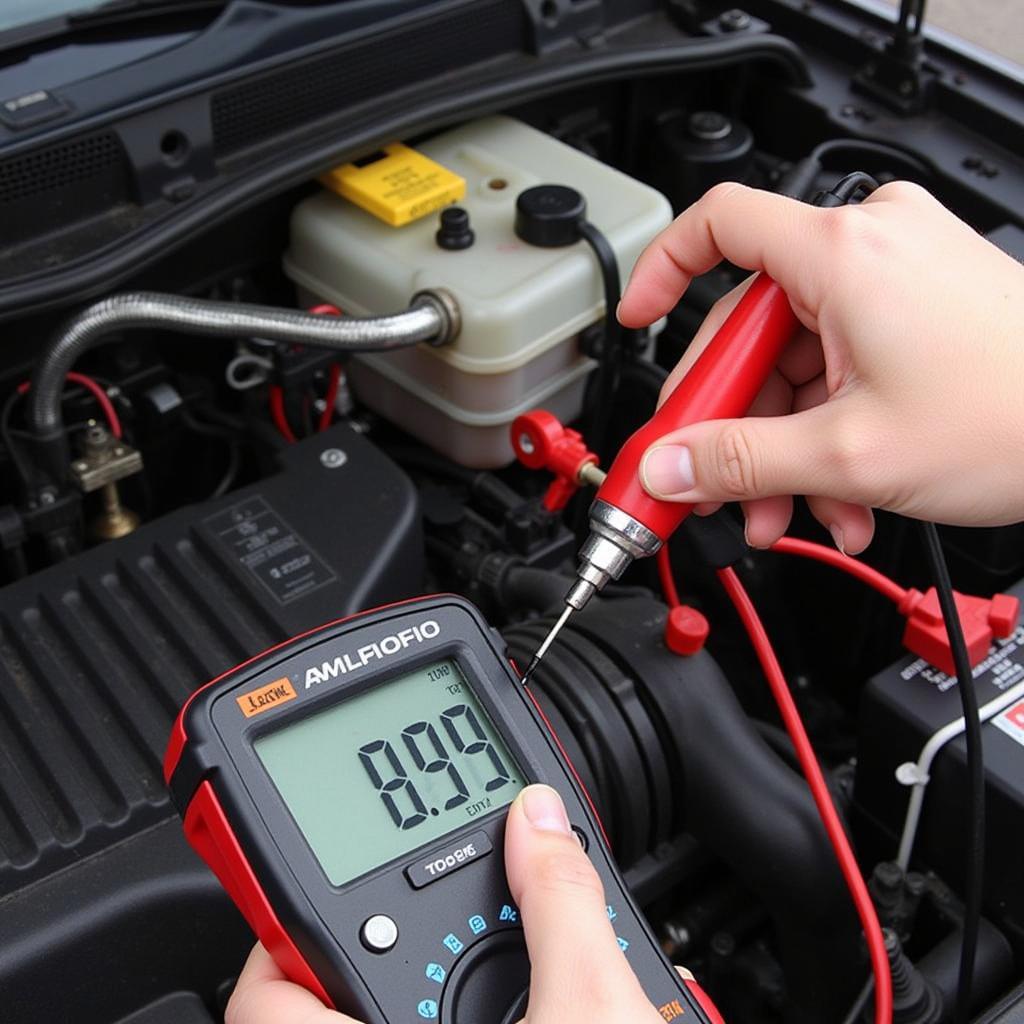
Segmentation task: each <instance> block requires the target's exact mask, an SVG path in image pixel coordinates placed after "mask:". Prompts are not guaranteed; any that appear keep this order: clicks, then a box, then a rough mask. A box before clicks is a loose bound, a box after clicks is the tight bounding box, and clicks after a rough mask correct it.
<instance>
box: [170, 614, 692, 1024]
mask: <svg viewBox="0 0 1024 1024" xmlns="http://www.w3.org/2000/svg"><path fill="white" fill-rule="evenodd" d="M164 772H165V776H166V778H167V781H168V784H169V786H170V789H171V794H172V796H173V798H174V801H175V803H176V804H177V806H178V809H179V810H180V812H181V814H182V816H183V818H184V822H185V833H186V835H187V837H188V840H189V842H190V843H191V844H192V846H193V847H194V848H195V849H196V850H197V851H198V852H199V854H200V855H201V856H202V857H203V859H204V860H205V861H206V862H207V864H209V866H210V867H211V868H212V869H213V871H214V872H215V874H216V875H217V877H218V878H219V879H220V881H221V883H222V884H223V885H224V887H225V888H226V889H227V891H228V893H229V894H230V896H231V897H232V899H233V900H234V901H235V903H236V904H237V906H238V907H239V909H240V910H241V911H242V913H243V915H244V916H245V918H246V920H247V921H248V922H249V924H250V926H251V927H252V928H253V930H254V931H255V932H256V934H257V936H258V937H259V938H260V940H261V941H262V942H263V944H264V946H266V947H267V949H268V950H269V951H270V953H271V954H272V956H273V957H274V959H275V960H276V962H277V963H278V965H279V966H280V967H281V968H282V970H283V971H284V972H285V973H286V974H287V975H288V976H289V977H290V978H292V979H293V980H294V981H296V982H298V983H299V984H301V985H303V986H305V987H306V988H308V989H310V990H311V991H312V992H314V993H315V994H316V995H318V996H319V997H320V998H321V999H322V1000H323V1001H324V1002H325V1003H327V1004H328V1005H332V1006H334V1007H336V1008H337V1009H339V1010H342V1011H344V1012H346V1013H350V1014H352V1015H353V1016H355V1017H357V1018H359V1019H360V1020H363V1021H366V1022H368V1024H417V1022H420V1024H421V1022H422V1021H424V1020H439V1021H443V1022H446V1024H514V1022H516V1021H518V1020H520V1019H521V1018H522V1016H523V1015H524V1013H525V1009H526V994H527V988H528V985H529V961H528V958H527V954H526V948H525V944H524V941H523V937H522V929H521V923H520V921H519V913H518V910H517V908H516V907H515V905H514V904H513V902H512V898H511V896H510V894H509V890H508V886H507V882H506V880H505V867H504V856H503V839H504V828H505V815H506V809H507V807H508V805H509V804H510V803H511V802H512V801H513V800H514V799H515V796H516V794H517V793H519V791H520V790H521V789H522V788H523V787H524V786H525V785H527V784H528V783H531V782H545V783H547V784H548V785H550V786H553V787H554V788H555V789H557V790H558V791H559V793H560V794H561V796H562V798H563V799H564V801H565V805H566V809H567V811H568V814H569V820H570V821H571V822H572V823H573V826H574V829H575V830H576V832H577V835H578V836H579V837H580V840H581V842H582V843H583V844H584V847H585V848H588V850H589V855H590V857H591V860H592V861H593V863H594V864H595V866H596V868H597V870H598V872H599V874H600V876H601V880H602V882H603V883H604V887H605V892H606V897H607V903H608V906H607V913H608V917H609V918H610V920H611V922H612V925H613V928H614V931H615V934H616V936H617V937H618V942H619V946H620V947H621V949H622V950H623V952H624V955H625V956H626V957H627V958H628V960H629V962H630V964H631V965H632V967H633V969H634V971H635V972H636V974H637V975H638V977H639V978H640V981H641V983H642V984H643V986H644V989H645V991H646V992H647V994H648V995H649V997H650V999H651V1001H652V1003H653V1004H654V1005H655V1006H656V1007H658V1008H659V1010H660V1011H661V1013H662V1016H663V1017H664V1018H665V1019H666V1020H675V1019H677V1018H679V1019H681V1020H683V1021H687V1020H696V1021H707V1020H708V1018H707V1017H706V1016H705V1014H704V1013H703V1011H702V1010H701V1009H700V1006H699V1002H698V998H697V997H696V996H695V995H694V994H691V992H690V991H688V989H687V987H686V986H685V985H684V983H683V982H682V981H681V979H680V978H679V976H678V974H677V973H676V971H675V970H674V969H673V968H672V966H671V965H670V964H669V963H668V961H667V960H666V959H665V956H664V954H663V953H662V952H661V950H660V949H659V947H658V944H657V942H656V941H655V939H654V937H653V936H652V935H651V933H650V931H649V930H648V928H647V926H646V924H645V923H644V921H643V919H642V918H641V916H640V914H639V912H638V910H637V908H636V906H635V905H634V903H633V901H632V899H631V897H630V895H629V893H628V892H627V890H626V888H625V885H624V884H623V881H622V878H621V876H620V875H619V873H618V871H617V870H616V868H615V866H614V864H613V862H612V860H611V857H610V854H609V852H608V849H607V847H606V844H605V842H604V840H603V837H602V833H601V826H600V824H599V822H598V820H597V818H596V816H595V815H594V813H593V811H592V809H591V807H590V805H589V799H588V798H587V796H586V794H585V793H584V791H583V790H582V789H581V787H580V785H579V783H578V781H577V780H576V778H575V773H574V772H573V771H572V768H571V766H570V765H569V764H568V763H567V761H566V759H565V757H564V755H563V754H562V752H561V750H560V747H559V745H558V741H557V739H556V738H555V737H554V736H553V735H552V733H551V732H550V730H549V729H548V727H547V725H546V722H545V720H544V718H543V715H542V714H541V712H540V710H539V708H538V707H537V706H536V704H535V703H534V702H533V699H532V697H531V695H530V693H529V691H528V690H527V689H526V688H525V687H523V686H522V685H521V683H520V680H519V679H518V677H517V675H516V674H515V673H514V672H513V671H512V668H511V666H510V664H509V662H508V661H507V660H506V656H505V654H504V643H503V642H502V640H501V638H500V636H499V635H498V634H497V633H496V632H495V631H493V630H491V629H490V628H489V627H488V625H487V624H486V622H485V621H484V620H483V618H482V617H481V616H480V613H479V612H477V611H476V609H475V608H473V606H472V605H470V604H468V603H467V602H465V601H463V600H462V599H460V598H457V597H450V596H443V597H432V598H425V599H419V600H415V601H410V602H406V603H404V604H400V605H394V606H391V607H388V608H384V609H380V610H377V611H373V612H368V613H365V614H362V615H358V616H356V617H354V618H350V619H346V620H343V621H341V622H337V623H333V624H330V625H327V626H324V627H322V628H320V629H318V630H315V631H313V632H311V633H307V634H305V635H303V636H300V637H297V638H295V639H294V640H290V641H288V642H287V643H284V644H282V645H280V646H278V647H275V648H273V649H272V650H270V651H267V652H266V653H264V654H262V655H260V656H258V657H257V658H255V659H253V660H251V661H249V662H246V663H245V664H244V665H242V666H240V667H239V668H236V669H234V670H232V671H231V672H228V673H227V674H225V675H223V676H221V677H219V678H218V679H215V680H214V681H213V682H211V683H209V684H208V685H207V686H205V687H204V688H202V689H200V690H198V691H197V692H196V693H195V694H194V695H193V697H192V698H191V699H190V700H189V702H188V704H186V706H185V707H184V709H183V710H182V712H181V714H180V715H179V717H178V720H177V722H176V723H175V727H174V732H173V734H172V737H171V742H170V745H169V747H168V750H167V757H166V760H165V765H164ZM580 1010H581V1014H583V1015H584V1016H585V1015H586V1007H584V1006H581V1007H580Z"/></svg>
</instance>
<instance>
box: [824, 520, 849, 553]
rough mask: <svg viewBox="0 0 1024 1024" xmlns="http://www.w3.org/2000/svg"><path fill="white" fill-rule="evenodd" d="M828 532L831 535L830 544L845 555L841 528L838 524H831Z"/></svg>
mask: <svg viewBox="0 0 1024 1024" xmlns="http://www.w3.org/2000/svg"><path fill="white" fill-rule="evenodd" d="M828 532H829V533H831V534H832V543H833V544H835V546H836V547H837V548H839V550H840V551H841V552H842V553H843V554H844V555H845V554H846V547H845V545H844V543H843V528H842V527H841V526H840V525H839V524H838V523H833V524H832V525H831V526H830V527H829V528H828Z"/></svg>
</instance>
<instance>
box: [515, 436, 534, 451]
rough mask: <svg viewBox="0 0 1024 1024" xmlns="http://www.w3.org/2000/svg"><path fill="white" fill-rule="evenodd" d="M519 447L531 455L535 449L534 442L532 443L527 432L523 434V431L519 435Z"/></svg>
mask: <svg viewBox="0 0 1024 1024" xmlns="http://www.w3.org/2000/svg"><path fill="white" fill-rule="evenodd" d="M519 447H520V448H521V449H522V450H523V451H524V452H525V453H526V454H527V455H532V454H533V453H534V452H535V451H536V448H535V447H534V444H533V438H531V437H530V435H529V434H525V433H524V434H520V435H519Z"/></svg>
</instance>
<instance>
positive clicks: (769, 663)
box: [718, 556, 892, 1024]
mask: <svg viewBox="0 0 1024 1024" xmlns="http://www.w3.org/2000/svg"><path fill="white" fill-rule="evenodd" d="M840 557H843V556H840ZM718 578H719V580H720V581H721V583H722V586H723V587H724V588H725V591H726V593H727V594H728V595H729V599H730V600H731V601H732V603H733V606H734V607H735V608H736V612H737V614H738V615H739V617H740V620H741V621H742V623H743V628H744V629H745V630H746V631H747V635H748V636H749V637H750V642H751V643H752V644H753V646H754V650H755V652H756V653H757V659H758V661H759V662H760V663H761V668H762V669H763V670H764V674H765V676H767V678H768V686H769V687H770V689H771V691H772V696H773V697H774V698H775V702H776V704H777V705H778V708H779V714H780V715H781V716H782V722H783V724H784V725H785V727H786V732H788V733H789V738H790V739H791V740H792V741H793V747H794V748H795V750H796V755H797V759H798V760H799V762H800V767H801V769H802V770H803V773H804V776H805V777H806V779H807V784H808V786H809V787H810V790H811V795H812V797H813V798H814V803H815V805H816V806H817V808H818V814H819V815H820V816H821V821H822V824H823V825H824V826H825V832H826V833H827V835H828V838H829V842H830V843H831V844H832V848H833V849H834V850H835V853H836V858H837V860H838V861H839V868H840V870H841V871H842V873H843V878H844V879H845V881H846V885H847V888H848V889H849V890H850V895H851V896H852V897H853V902H854V905H855V906H856V908H857V916H858V917H859V918H860V923H861V927H862V928H863V929H864V937H865V939H866V940H867V947H868V953H869V955H870V957H871V969H872V971H873V973H874V976H875V1024H892V975H891V974H890V972H889V957H888V956H887V954H886V951H885V939H884V938H883V936H882V927H881V925H880V924H879V922H878V915H877V913H876V912H875V905H874V903H873V902H872V901H871V895H870V894H869V893H868V887H867V886H866V885H865V884H864V878H863V876H862V875H861V873H860V867H859V865H858V864H857V858H856V857H855V856H854V853H853V849H852V848H851V847H850V841H849V839H848V838H847V835H846V831H845V830H844V829H843V824H842V822H841V821H840V819H839V812H838V811H837V810H836V807H835V804H834V803H833V802H832V796H831V794H830V793H829V791H828V784H827V783H826V782H825V776H824V774H823V773H822V770H821V765H820V764H819V763H818V758H817V756H816V755H815V753H814V748H813V747H812V746H811V741H810V739H809V738H808V736H807V731H806V729H804V724H803V722H802V721H801V719H800V713H799V711H797V707H796V703H795V702H794V700H793V695H792V694H791V693H790V692H789V687H788V686H787V685H786V679H785V676H784V675H783V674H782V667H781V666H780V665H779V660H778V658H777V657H776V656H775V651H774V650H773V649H772V645H771V641H770V640H769V639H768V634H767V633H766V632H765V628H764V625H763V624H762V622H761V619H760V616H759V615H758V614H757V609H756V608H755V607H754V605H753V602H752V601H751V600H750V596H749V595H748V594H747V592H746V589H745V588H744V586H743V584H742V583H741V582H740V578H739V577H738V576H737V575H736V572H735V570H733V569H719V570H718Z"/></svg>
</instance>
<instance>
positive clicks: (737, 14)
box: [718, 7, 750, 32]
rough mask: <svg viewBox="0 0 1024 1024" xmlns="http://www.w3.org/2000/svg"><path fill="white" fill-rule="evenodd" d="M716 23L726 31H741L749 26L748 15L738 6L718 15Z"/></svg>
mask: <svg viewBox="0 0 1024 1024" xmlns="http://www.w3.org/2000/svg"><path fill="white" fill-rule="evenodd" d="M718 24H719V27H720V28H722V29H724V30H725V31H726V32H742V31H743V29H745V28H750V15H749V14H747V12H746V11H741V10H740V9H739V8H738V7H733V8H732V9H730V10H728V11H723V12H722V13H721V14H720V15H719V16H718Z"/></svg>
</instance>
